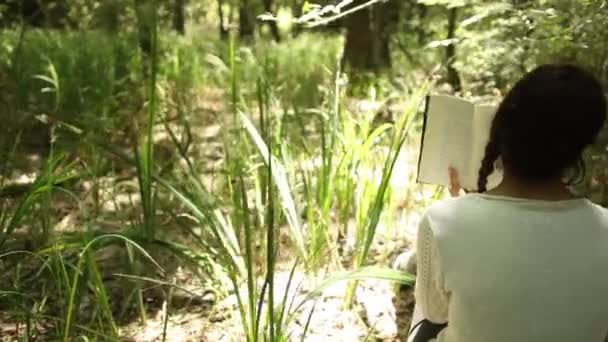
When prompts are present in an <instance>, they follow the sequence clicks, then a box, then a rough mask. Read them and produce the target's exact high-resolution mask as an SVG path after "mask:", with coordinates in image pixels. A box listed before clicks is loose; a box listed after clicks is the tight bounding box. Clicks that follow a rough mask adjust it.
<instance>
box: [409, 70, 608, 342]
mask: <svg viewBox="0 0 608 342" xmlns="http://www.w3.org/2000/svg"><path fill="white" fill-rule="evenodd" d="M605 119H606V98H605V96H604V94H603V91H602V88H601V85H600V84H599V82H598V81H597V80H596V79H595V78H594V77H593V76H592V75H590V74H588V73H587V72H585V71H583V70H582V69H580V68H578V67H576V66H572V65H544V66H541V67H538V68H537V69H535V70H534V71H532V72H530V73H529V74H527V75H526V76H525V77H523V79H521V80H520V81H519V82H518V83H517V84H516V85H515V86H514V87H513V89H511V91H510V92H509V93H508V94H507V95H506V97H505V98H504V100H503V101H502V103H501V104H500V106H499V108H498V111H497V113H496V117H495V118H494V121H493V123H492V127H491V132H490V140H489V143H488V145H487V147H486V150H485V157H484V159H483V162H482V166H481V169H480V170H479V180H478V189H479V193H476V194H472V193H469V194H466V195H464V196H460V197H458V198H452V199H448V200H446V201H442V202H439V203H437V204H435V205H433V206H432V207H431V208H430V209H429V210H428V211H427V213H426V214H425V216H424V217H423V219H422V221H421V224H420V227H419V232H418V244H417V246H418V247H417V248H418V252H417V254H416V258H417V276H418V278H417V283H416V289H415V296H416V315H418V316H421V317H422V318H423V321H422V322H423V323H422V324H416V325H415V328H414V329H413V334H412V335H411V337H410V340H413V341H423V340H424V341H429V340H431V341H438V342H502V341H504V342H515V341H534V342H545V341H546V342H560V341H564V342H566V341H567V342H574V341H585V342H594V341H596V342H602V341H605V340H606V338H607V336H608V211H606V210H605V209H603V208H601V207H599V206H596V205H594V204H592V203H591V202H590V201H588V200H587V199H584V198H578V197H576V196H574V195H573V194H572V193H571V192H570V191H569V190H568V184H569V181H570V180H572V179H574V178H573V177H575V176H580V175H581V173H582V172H583V169H582V165H583V164H582V162H581V154H582V152H583V150H584V149H585V148H586V147H587V146H589V145H591V144H592V143H593V142H594V140H595V139H596V137H597V135H598V133H599V132H600V129H601V128H602V126H603V124H604V121H605ZM497 162H500V165H501V168H502V171H503V180H502V183H501V184H500V185H499V186H498V187H496V188H494V189H492V190H490V191H486V185H487V178H488V176H489V175H490V174H491V173H492V172H493V171H494V168H495V165H496V163H497ZM572 170H576V171H577V172H575V173H572V172H571V171H572ZM452 176H453V177H454V178H453V179H454V183H455V184H453V189H452V192H453V193H455V192H458V191H459V190H460V189H459V186H458V184H457V175H456V174H455V173H454V171H452ZM429 335H435V336H429Z"/></svg>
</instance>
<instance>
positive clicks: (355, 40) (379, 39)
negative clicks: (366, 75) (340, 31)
mask: <svg viewBox="0 0 608 342" xmlns="http://www.w3.org/2000/svg"><path fill="white" fill-rule="evenodd" d="M365 2H366V0H356V1H354V2H353V4H352V6H353V7H354V6H358V5H361V4H363V3H365ZM385 10H386V7H385V4H376V5H375V6H373V7H372V8H367V9H364V10H360V11H357V12H355V13H353V14H351V15H349V16H348V17H347V18H346V43H345V46H344V56H343V59H342V65H343V67H344V68H350V69H352V70H357V71H366V72H372V73H378V72H380V71H381V70H382V69H387V68H390V67H391V56H390V32H389V30H388V26H387V22H386V20H385V19H386V12H385Z"/></svg>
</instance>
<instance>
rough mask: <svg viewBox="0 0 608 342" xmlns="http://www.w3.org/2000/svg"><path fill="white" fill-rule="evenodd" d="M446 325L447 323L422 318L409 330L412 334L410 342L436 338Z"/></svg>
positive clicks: (423, 341)
mask: <svg viewBox="0 0 608 342" xmlns="http://www.w3.org/2000/svg"><path fill="white" fill-rule="evenodd" d="M447 326H448V324H447V323H443V324H438V323H433V322H431V321H429V320H428V319H423V320H422V321H420V322H418V323H416V325H415V326H414V327H413V328H412V330H410V334H412V333H413V334H414V339H413V340H412V342H429V341H430V340H431V339H434V338H437V335H439V333H440V332H441V331H442V330H443V329H445V327H447Z"/></svg>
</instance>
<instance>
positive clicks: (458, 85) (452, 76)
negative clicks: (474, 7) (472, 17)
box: [445, 8, 462, 91]
mask: <svg viewBox="0 0 608 342" xmlns="http://www.w3.org/2000/svg"><path fill="white" fill-rule="evenodd" d="M457 20H458V8H450V9H449V13H448V37H447V39H448V40H452V39H454V38H455V37H456V24H457ZM445 57H446V60H447V69H448V83H449V84H450V85H451V86H452V89H453V90H454V91H460V90H462V82H461V80H460V75H459V74H458V70H456V69H455V68H454V61H455V60H456V43H455V42H454V41H452V42H450V44H448V46H447V47H446V49H445Z"/></svg>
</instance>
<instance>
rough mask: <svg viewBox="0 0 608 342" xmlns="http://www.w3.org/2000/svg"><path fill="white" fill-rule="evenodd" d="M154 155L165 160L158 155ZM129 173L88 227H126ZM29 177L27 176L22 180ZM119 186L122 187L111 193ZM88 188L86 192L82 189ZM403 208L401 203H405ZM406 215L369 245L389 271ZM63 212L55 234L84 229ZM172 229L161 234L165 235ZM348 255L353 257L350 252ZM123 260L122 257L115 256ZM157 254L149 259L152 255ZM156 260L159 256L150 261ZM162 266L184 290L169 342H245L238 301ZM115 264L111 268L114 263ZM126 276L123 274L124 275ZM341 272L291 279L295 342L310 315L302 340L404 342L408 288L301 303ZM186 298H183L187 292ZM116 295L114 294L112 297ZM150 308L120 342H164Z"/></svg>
mask: <svg viewBox="0 0 608 342" xmlns="http://www.w3.org/2000/svg"><path fill="white" fill-rule="evenodd" d="M204 93H205V94H206V95H205V97H203V98H201V99H200V100H199V104H198V109H197V114H196V118H197V120H195V121H194V122H192V133H193V138H194V140H193V147H195V148H194V152H193V153H195V154H196V155H194V156H193V158H195V159H196V160H201V161H202V163H204V164H205V165H206V166H207V167H208V168H209V170H208V171H209V177H208V178H207V179H205V182H206V183H207V185H208V186H209V189H210V190H211V191H212V192H213V191H214V190H215V189H221V188H222V187H223V185H222V184H218V183H216V180H215V178H214V176H213V174H214V172H215V171H217V170H218V169H219V168H220V167H221V163H222V162H223V156H222V152H221V150H222V146H223V145H222V141H221V136H220V135H221V133H222V127H221V126H220V125H219V124H218V121H221V120H218V117H219V116H220V115H223V114H222V113H225V108H224V106H223V99H222V97H223V94H221V92H219V91H216V90H213V89H209V90H206V91H205V92H204ZM163 139H166V136H163V133H162V129H159V134H158V136H157V140H158V143H159V146H160V147H161V148H162V141H163ZM416 154H417V153H416V151H413V149H405V150H404V151H402V155H401V157H400V158H399V160H398V162H397V165H396V168H395V175H397V176H396V177H394V179H393V182H392V183H393V184H392V186H393V189H394V190H395V192H396V193H403V194H405V193H407V191H406V190H407V189H406V187H408V186H411V184H410V183H409V180H408V179H409V178H408V176H407V174H408V173H410V172H412V170H414V169H415V163H416V160H417V156H416ZM159 155H162V149H161V150H160V153H159ZM131 172H133V170H132V171H126V172H125V174H126V175H127V176H125V175H108V176H105V177H102V179H100V181H101V182H102V184H103V183H105V184H108V186H107V188H108V189H111V190H109V191H108V192H107V193H105V194H104V197H103V198H102V199H101V202H102V203H103V205H102V208H100V210H101V212H100V213H99V215H98V216H97V217H93V218H87V219H86V224H87V225H89V226H90V225H94V226H95V227H98V228H99V229H100V230H103V231H105V232H116V231H120V229H121V228H120V227H121V222H124V221H125V218H126V217H128V216H129V215H130V214H131V213H129V212H127V210H128V208H132V207H133V202H134V201H135V202H136V201H138V198H137V196H138V195H137V192H136V191H135V190H134V189H135V188H136V186H137V184H136V179H135V178H134V174H131V175H129V174H130V173H131ZM26 178H27V177H26ZM117 179H121V180H120V184H121V186H116V184H117ZM84 187H86V186H84ZM402 200H403V201H404V202H405V201H406V200H407V199H406V198H403V199H402ZM406 206H407V204H405V203H404V210H403V211H402V212H399V213H397V215H396V217H395V220H394V221H393V222H383V223H381V225H380V227H379V229H378V232H377V235H376V238H375V243H374V245H373V246H372V251H371V254H372V257H371V259H373V260H374V261H375V262H377V263H378V264H381V265H385V266H386V265H390V263H391V261H392V260H393V259H394V258H395V257H396V256H397V255H398V254H399V253H400V252H403V251H405V250H407V249H409V248H410V246H411V245H412V243H411V241H412V239H413V237H414V236H415V227H416V225H417V220H418V213H417V211H416V210H408V209H407V208H405V207H406ZM55 209H56V211H57V212H61V214H60V217H61V219H59V220H58V224H57V225H56V227H55V229H54V231H55V233H60V234H61V233H65V234H69V233H74V232H78V231H80V230H81V229H83V228H82V226H84V222H83V220H84V218H83V217H82V215H81V212H80V210H81V209H82V208H81V207H71V208H70V207H67V208H66V207H65V206H64V205H63V204H61V203H60V204H57V208H55ZM171 228H172V227H165V229H166V230H170V229H171ZM346 240H347V241H346V242H345V244H346V245H347V246H346V247H347V248H346V249H345V250H346V251H347V252H345V253H343V254H344V255H342V258H343V259H344V260H342V261H343V262H345V263H347V261H348V260H350V256H351V255H352V248H353V245H354V242H353V240H354V237H352V236H351V237H350V238H349V237H347V238H346ZM349 248H350V253H349V252H348V251H349ZM115 252H116V251H112V250H110V251H108V252H106V254H105V255H103V256H101V255H100V256H97V260H98V261H99V260H110V261H109V263H108V264H106V265H104V273H106V274H111V273H113V272H114V273H120V271H121V270H120V268H119V269H118V270H113V269H112V265H113V263H115V262H116V260H118V258H117V255H112V253H115ZM115 254H120V252H118V253H115ZM151 254H154V253H151ZM155 257H156V256H155ZM160 258H161V260H160V261H159V260H157V261H159V262H160V263H161V264H162V265H163V267H165V266H166V267H167V268H169V269H171V274H172V277H173V281H174V282H175V285H177V286H178V287H179V288H180V289H184V290H185V291H176V292H175V293H174V295H173V297H172V302H171V305H170V318H169V320H168V324H167V327H166V334H167V338H166V340H167V341H171V342H187V341H204V342H220V341H237V342H241V341H245V336H244V335H243V328H242V325H241V321H240V313H239V310H238V305H237V298H236V296H235V295H231V296H228V297H227V298H224V299H221V300H218V299H217V298H216V295H215V294H214V293H213V292H212V291H210V290H209V289H208V288H205V285H203V284H201V283H200V279H199V278H197V277H196V276H195V275H194V274H192V273H191V272H189V271H188V270H187V269H186V268H185V267H181V266H180V265H168V264H170V263H171V261H170V260H169V259H167V260H164V259H162V256H160ZM112 260H113V261H112ZM290 262H292V261H291V260H290V257H289V256H285V257H283V258H282V261H281V265H279V267H278V268H279V272H278V273H277V274H276V283H277V286H276V288H277V296H282V295H283V293H284V291H285V290H284V289H285V288H286V285H287V282H288V278H289V273H290V270H289V269H290V267H291V265H290ZM122 271H124V270H122ZM338 271H340V268H339V267H337V266H328V267H327V268H326V269H325V270H324V272H319V273H318V274H316V275H313V274H307V273H303V272H301V271H297V272H296V273H295V275H294V280H293V282H292V284H294V285H295V286H292V288H291V289H290V291H289V294H288V297H289V298H290V300H291V301H292V302H293V303H294V306H298V304H300V303H302V305H301V306H299V307H298V309H297V310H294V316H293V317H294V319H293V320H292V324H291V325H290V327H289V329H290V333H291V337H292V338H291V339H290V340H292V341H300V340H301V335H302V332H303V331H304V326H305V325H306V323H307V320H308V316H309V314H310V311H311V310H313V309H314V313H313V314H312V315H311V319H310V323H309V329H308V332H307V335H306V338H305V341H311V342H315V341H319V342H321V341H336V342H339V341H386V342H392V341H405V340H406V338H407V331H408V328H409V326H410V318H411V316H412V312H413V305H414V302H413V290H412V289H411V288H408V287H400V288H397V287H395V286H394V285H393V284H391V283H390V282H386V281H377V280H366V281H361V282H360V285H359V287H358V290H357V292H356V295H355V300H354V305H353V308H352V309H350V310H348V309H346V308H345V307H344V303H345V293H346V292H347V291H346V287H347V286H348V282H340V283H337V284H335V285H333V286H330V287H329V288H326V289H325V290H324V291H323V292H322V293H321V294H320V295H319V296H316V297H315V299H316V300H310V301H305V299H306V298H307V296H308V295H309V294H310V292H311V291H312V289H314V288H315V287H316V286H317V285H318V284H319V283H320V282H321V281H322V280H323V278H324V275H328V274H332V273H335V272H338ZM112 286H114V287H115V288H116V289H119V288H120V286H121V285H120V283H119V282H117V283H116V284H111V283H110V284H108V287H109V290H108V292H109V293H110V294H111V296H113V298H112V301H113V302H115V303H120V302H122V299H123V298H121V296H120V295H118V294H117V295H116V296H114V295H113V293H114V291H112V289H111V288H112ZM186 291H187V292H186ZM118 292H120V291H118V290H117V293H118ZM145 296H146V298H145V299H146V301H147V302H148V304H149V305H148V316H149V317H148V319H147V320H146V322H145V323H142V322H141V320H138V319H132V320H131V323H128V324H126V325H124V326H122V327H121V331H122V333H121V336H122V338H123V340H124V341H133V342H153V341H161V340H162V338H163V331H164V317H165V316H166V315H165V312H166V311H165V310H166V308H167V305H166V303H164V302H163V300H161V299H160V298H162V294H159V293H158V291H156V292H155V291H149V292H146V293H145ZM21 329H23V325H19V324H16V323H15V322H3V320H2V319H1V318H0V336H1V338H0V341H13V340H12V339H11V336H15V332H16V331H17V330H21Z"/></svg>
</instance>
